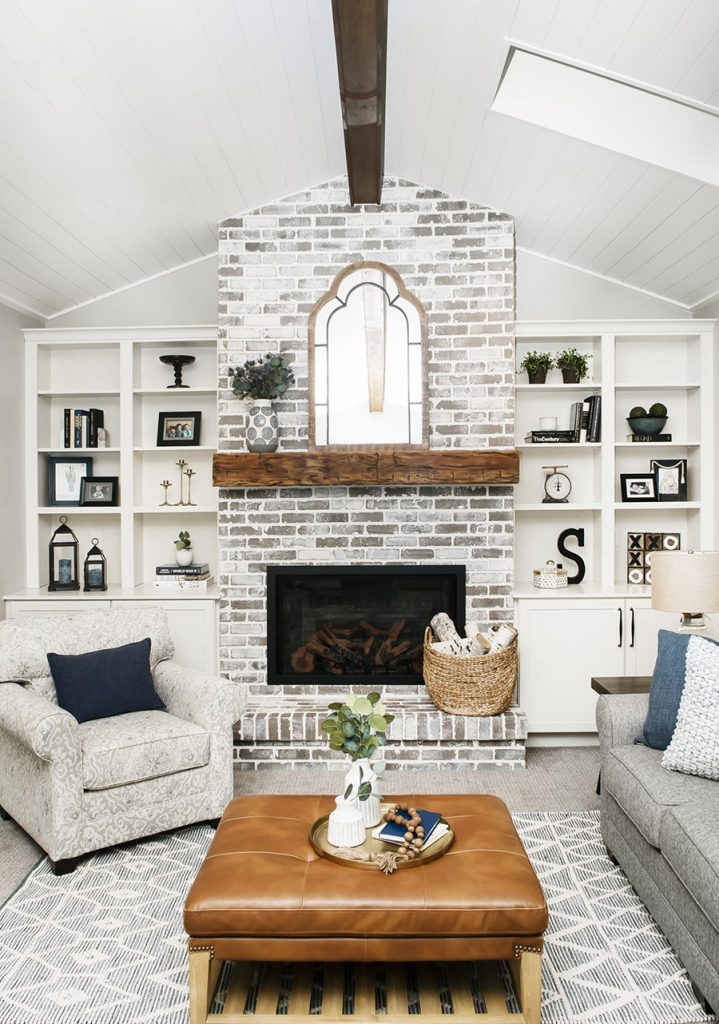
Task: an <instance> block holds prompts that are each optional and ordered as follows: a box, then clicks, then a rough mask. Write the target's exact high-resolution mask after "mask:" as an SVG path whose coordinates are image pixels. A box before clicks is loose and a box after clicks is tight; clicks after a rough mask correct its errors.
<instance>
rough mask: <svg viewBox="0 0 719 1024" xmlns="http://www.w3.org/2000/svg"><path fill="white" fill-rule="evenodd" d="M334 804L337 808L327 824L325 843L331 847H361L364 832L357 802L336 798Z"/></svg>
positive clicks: (340, 797)
mask: <svg viewBox="0 0 719 1024" xmlns="http://www.w3.org/2000/svg"><path fill="white" fill-rule="evenodd" d="M335 803H336V804H337V806H336V807H335V809H334V811H332V813H331V814H330V816H329V821H328V822H327V842H328V843H329V844H330V845H331V846H361V845H362V843H363V842H364V841H365V831H364V824H363V822H362V812H361V811H360V809H359V807H358V806H357V801H356V800H345V798H344V797H343V796H337V797H335Z"/></svg>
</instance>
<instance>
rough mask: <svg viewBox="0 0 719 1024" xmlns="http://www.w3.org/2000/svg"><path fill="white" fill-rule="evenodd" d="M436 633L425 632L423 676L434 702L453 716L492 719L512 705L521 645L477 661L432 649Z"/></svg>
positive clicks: (515, 645) (514, 645)
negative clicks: (491, 717) (518, 652)
mask: <svg viewBox="0 0 719 1024" xmlns="http://www.w3.org/2000/svg"><path fill="white" fill-rule="evenodd" d="M433 640H434V634H433V633H432V630H431V629H429V628H427V629H426V630H425V631H424V663H423V670H422V674H423V676H424V681H425V685H426V686H427V691H428V693H429V695H430V698H431V699H432V703H433V704H434V705H435V706H436V707H438V708H439V709H440V711H446V712H447V713H448V714H450V715H477V716H484V717H488V716H489V715H498V714H500V713H501V712H502V711H505V710H506V709H507V708H508V707H509V705H510V704H511V703H512V695H513V693H514V687H515V685H516V683H517V644H516V642H515V643H513V644H512V646H511V647H508V648H506V649H505V650H503V651H497V652H496V653H495V654H482V655H479V656H478V657H476V658H467V657H458V656H457V655H456V654H440V652H439V651H436V650H435V649H434V648H433V647H432V641H433Z"/></svg>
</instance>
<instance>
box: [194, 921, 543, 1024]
mask: <svg viewBox="0 0 719 1024" xmlns="http://www.w3.org/2000/svg"><path fill="white" fill-rule="evenodd" d="M525 943H526V939H525V940H523V942H520V941H518V942H517V943H516V946H515V955H514V958H513V959H511V960H509V961H507V966H508V968H509V970H510V972H511V978H512V982H513V985H512V986H510V989H509V995H510V999H509V1001H508V999H507V995H508V989H507V985H506V983H505V982H506V980H507V979H506V968H504V969H503V962H499V961H489V960H485V961H470V962H457V963H429V962H428V963H422V964H402V963H387V964H375V963H358V964H343V963H326V964H324V965H323V966H322V965H320V966H316V965H314V964H310V963H295V964H282V963H265V964H262V965H258V964H254V963H251V962H249V961H235V962H232V961H223V960H219V959H215V957H214V956H213V951H212V949H198V948H191V949H190V953H189V957H190V1024H241V1022H242V1024H246V1022H247V1021H248V1019H249V1020H252V1021H255V1022H256V1024H271V1022H275V1024H277V1022H279V1021H282V1020H285V1019H286V1018H288V1017H289V1018H290V1019H291V1020H292V1021H294V1022H295V1024H314V1022H315V1021H317V1020H325V1021H329V1020H332V1021H337V1020H339V1019H346V1020H347V1021H348V1024H349V1022H352V1024H370V1022H371V1024H375V1022H376V1021H378V1020H390V1021H391V1020H394V1021H406V1020H407V1019H408V1017H409V1016H412V1017H415V1016H417V1017H419V1018H420V1019H421V1020H423V1021H425V1022H426V1024H430V1022H431V1024H443V1022H446V1021H447V1020H448V1018H450V1017H451V1019H452V1021H453V1022H454V1024H509V1022H514V1024H539V1019H540V1003H541V990H542V954H541V952H540V951H539V950H538V949H532V948H527V947H526V945H525ZM226 964H227V966H228V968H229V973H228V972H223V970H222V969H223V967H224V966H225V965H226ZM318 971H319V972H321V974H319V975H318ZM503 971H504V974H505V976H503ZM221 977H222V984H221V985H220V986H219V989H221V990H224V998H223V999H222V1000H221V1002H222V1008H221V1009H219V1008H218V1012H216V1013H210V1012H209V1011H210V1008H211V1006H212V1003H213V1001H214V997H215V992H216V990H218V982H219V981H220V979H221ZM512 988H513V989H514V992H516V996H517V1000H513V999H512V992H511V990H512ZM508 1006H511V1007H512V1008H511V1009H510V1008H508Z"/></svg>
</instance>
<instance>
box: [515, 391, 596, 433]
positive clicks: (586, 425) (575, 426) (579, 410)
mask: <svg viewBox="0 0 719 1024" xmlns="http://www.w3.org/2000/svg"><path fill="white" fill-rule="evenodd" d="M601 439H602V399H601V397H600V396H599V395H590V396H589V397H588V398H585V399H584V401H583V402H573V403H572V408H571V411H570V414H569V429H568V430H531V431H529V433H528V434H525V436H524V440H525V441H526V442H528V443H529V444H583V443H585V442H586V443H593V442H597V441H601Z"/></svg>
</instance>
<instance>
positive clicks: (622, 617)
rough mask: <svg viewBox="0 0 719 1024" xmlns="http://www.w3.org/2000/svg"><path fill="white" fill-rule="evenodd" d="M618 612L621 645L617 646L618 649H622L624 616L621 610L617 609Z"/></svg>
mask: <svg viewBox="0 0 719 1024" xmlns="http://www.w3.org/2000/svg"><path fill="white" fill-rule="evenodd" d="M617 611H618V612H619V643H618V644H617V647H621V646H622V638H623V636H624V616H623V615H622V609H621V608H617Z"/></svg>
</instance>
